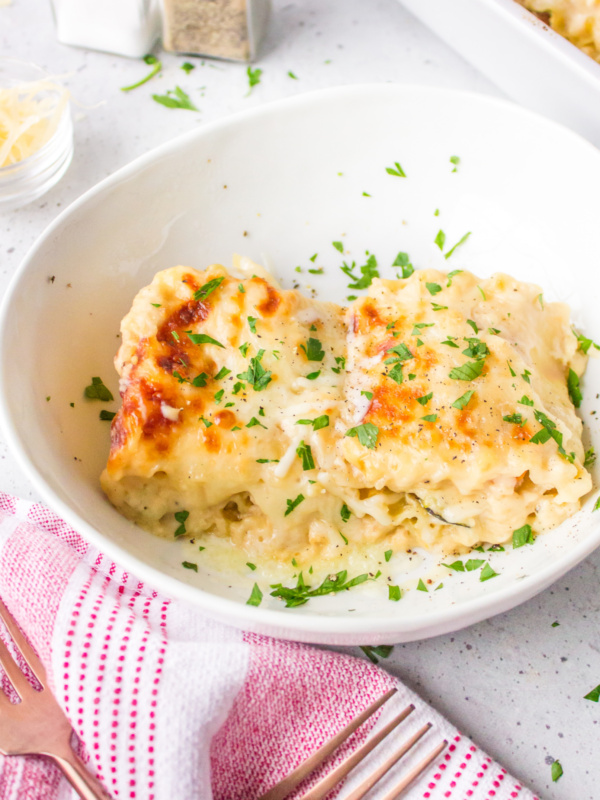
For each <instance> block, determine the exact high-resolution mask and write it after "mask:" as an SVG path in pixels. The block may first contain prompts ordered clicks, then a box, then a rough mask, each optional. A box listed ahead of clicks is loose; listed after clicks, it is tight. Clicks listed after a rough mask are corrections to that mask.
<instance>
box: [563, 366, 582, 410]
mask: <svg viewBox="0 0 600 800" xmlns="http://www.w3.org/2000/svg"><path fill="white" fill-rule="evenodd" d="M567 389H568V390H569V397H570V398H571V402H572V403H573V405H574V406H575V408H579V406H580V405H581V401H582V400H583V395H582V393H581V389H580V388H579V376H578V375H577V373H576V372H574V371H573V370H572V369H569V374H568V375H567Z"/></svg>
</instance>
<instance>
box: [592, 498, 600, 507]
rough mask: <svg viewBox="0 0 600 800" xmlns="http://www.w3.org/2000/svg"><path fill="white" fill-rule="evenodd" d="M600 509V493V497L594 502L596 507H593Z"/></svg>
mask: <svg viewBox="0 0 600 800" xmlns="http://www.w3.org/2000/svg"><path fill="white" fill-rule="evenodd" d="M598 509H600V495H599V496H598V499H597V500H596V502H595V503H594V508H593V509H592V511H598Z"/></svg>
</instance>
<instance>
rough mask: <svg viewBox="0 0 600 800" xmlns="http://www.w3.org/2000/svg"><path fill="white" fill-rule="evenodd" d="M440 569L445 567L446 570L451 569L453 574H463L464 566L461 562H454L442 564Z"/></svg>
mask: <svg viewBox="0 0 600 800" xmlns="http://www.w3.org/2000/svg"><path fill="white" fill-rule="evenodd" d="M442 567H447V568H448V569H453V570H454V572H464V571H465V565H464V563H463V562H462V561H454V562H453V563H452V564H442Z"/></svg>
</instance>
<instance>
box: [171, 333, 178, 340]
mask: <svg viewBox="0 0 600 800" xmlns="http://www.w3.org/2000/svg"><path fill="white" fill-rule="evenodd" d="M171 336H172V337H173V338H174V339H175V341H176V342H178V341H179V334H178V333H177V331H171Z"/></svg>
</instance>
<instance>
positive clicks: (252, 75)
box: [246, 67, 262, 94]
mask: <svg viewBox="0 0 600 800" xmlns="http://www.w3.org/2000/svg"><path fill="white" fill-rule="evenodd" d="M246 74H247V75H248V87H249V90H248V94H250V92H251V91H252V89H253V88H254V87H255V86H258V84H259V83H260V76H261V75H262V69H259V68H258V67H257V68H256V69H252V67H248V69H247V70H246Z"/></svg>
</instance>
